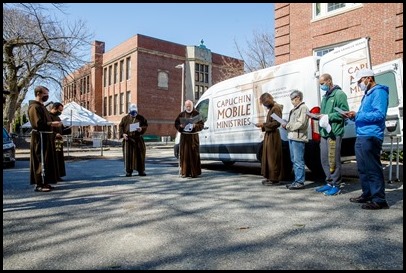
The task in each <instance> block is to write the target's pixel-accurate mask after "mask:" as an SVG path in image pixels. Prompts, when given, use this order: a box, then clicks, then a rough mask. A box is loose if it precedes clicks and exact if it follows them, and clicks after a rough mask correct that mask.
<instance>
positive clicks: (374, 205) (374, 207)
mask: <svg viewBox="0 0 406 273" xmlns="http://www.w3.org/2000/svg"><path fill="white" fill-rule="evenodd" d="M361 208H363V209H368V210H377V209H389V205H388V202H386V201H385V202H380V203H377V202H370V203H366V204H364V205H362V207H361Z"/></svg>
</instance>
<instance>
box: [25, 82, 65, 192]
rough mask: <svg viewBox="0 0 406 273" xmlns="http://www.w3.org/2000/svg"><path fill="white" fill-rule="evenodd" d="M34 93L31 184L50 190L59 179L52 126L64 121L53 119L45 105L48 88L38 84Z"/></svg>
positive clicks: (30, 105)
mask: <svg viewBox="0 0 406 273" xmlns="http://www.w3.org/2000/svg"><path fill="white" fill-rule="evenodd" d="M34 93H35V100H30V101H29V102H28V118H29V120H30V123H31V126H32V132H31V142H30V184H36V187H35V191H39V192H49V191H51V189H52V188H53V187H52V186H51V185H50V184H54V183H56V182H57V179H58V173H57V167H56V165H55V162H56V159H55V151H54V143H53V131H52V128H53V127H59V126H61V125H62V122H60V121H52V119H51V116H50V115H49V112H48V110H47V108H46V107H45V105H44V102H46V101H47V100H48V98H49V90H48V88H46V87H44V86H38V87H36V88H35V90H34Z"/></svg>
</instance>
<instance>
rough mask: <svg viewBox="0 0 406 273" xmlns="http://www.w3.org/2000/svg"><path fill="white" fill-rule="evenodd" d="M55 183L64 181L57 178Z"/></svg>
mask: <svg viewBox="0 0 406 273" xmlns="http://www.w3.org/2000/svg"><path fill="white" fill-rule="evenodd" d="M56 181H58V182H62V181H64V180H63V179H62V178H61V177H59V178H58V179H56Z"/></svg>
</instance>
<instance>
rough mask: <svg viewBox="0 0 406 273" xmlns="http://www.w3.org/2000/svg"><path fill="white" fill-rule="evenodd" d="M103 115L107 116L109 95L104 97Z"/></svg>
mask: <svg viewBox="0 0 406 273" xmlns="http://www.w3.org/2000/svg"><path fill="white" fill-rule="evenodd" d="M103 116H107V97H104V99H103Z"/></svg>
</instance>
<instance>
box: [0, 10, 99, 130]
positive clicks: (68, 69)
mask: <svg viewBox="0 0 406 273" xmlns="http://www.w3.org/2000/svg"><path fill="white" fill-rule="evenodd" d="M52 8H53V9H56V12H57V14H58V15H59V18H61V16H60V15H61V13H62V14H64V11H63V8H64V6H63V4H33V3H16V4H3V90H7V91H9V92H10V94H9V95H8V97H7V99H6V102H5V103H4V104H3V125H4V126H6V127H7V128H8V129H10V124H11V123H12V122H13V120H14V117H15V113H16V111H19V109H20V107H21V103H22V101H23V100H24V99H25V96H26V94H27V92H28V90H29V88H30V87H31V86H33V85H34V84H43V85H47V86H48V87H50V85H51V86H52V85H53V86H57V88H58V89H59V90H61V82H62V79H63V78H64V77H66V76H68V75H70V74H71V73H72V71H74V70H75V69H77V68H78V67H81V66H82V65H84V64H85V61H84V56H85V53H84V52H86V51H85V49H86V48H88V47H90V45H91V39H92V35H91V34H89V33H88V31H87V29H86V26H85V24H84V22H82V21H77V22H75V23H73V24H70V23H62V21H60V19H59V20H58V19H56V16H52V12H51V10H52ZM87 52H88V51H87Z"/></svg>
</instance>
